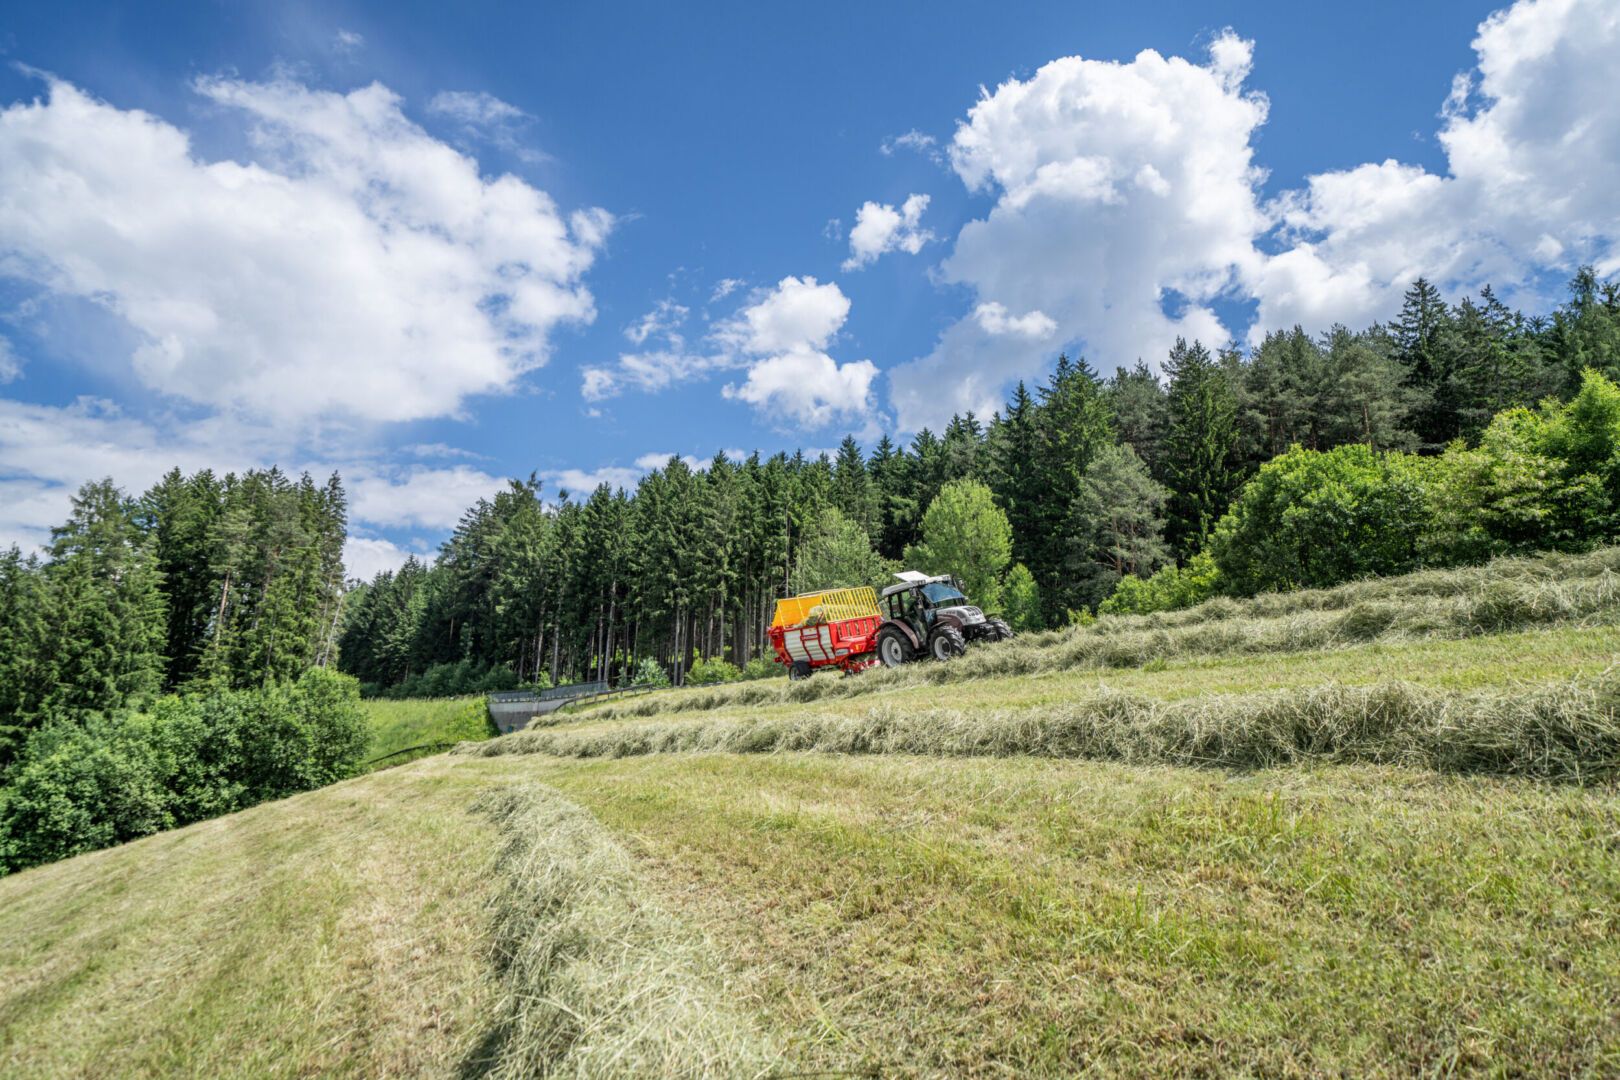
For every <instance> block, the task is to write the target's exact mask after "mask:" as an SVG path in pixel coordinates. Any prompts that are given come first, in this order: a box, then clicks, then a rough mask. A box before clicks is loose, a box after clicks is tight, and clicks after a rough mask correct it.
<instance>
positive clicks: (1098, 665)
mask: <svg viewBox="0 0 1620 1080" xmlns="http://www.w3.org/2000/svg"><path fill="white" fill-rule="evenodd" d="M1616 562H1617V556H1616V553H1615V552H1614V551H1612V550H1611V551H1608V552H1599V553H1595V554H1594V555H1591V556H1585V557H1581V558H1566V557H1557V558H1550V559H1547V560H1517V561H1508V562H1503V563H1499V564H1494V565H1493V566H1492V567H1487V568H1481V569H1476V570H1468V571H1457V572H1450V573H1443V574H1420V575H1412V576H1410V577H1407V578H1400V579H1392V580H1389V581H1382V582H1364V583H1358V584H1355V585H1351V586H1346V587H1344V588H1343V589H1339V590H1326V591H1322V592H1318V593H1299V594H1292V595H1290V596H1285V597H1263V598H1259V599H1257V600H1254V601H1242V602H1240V601H1230V600H1222V601H1216V602H1213V603H1212V604H1209V605H1205V606H1204V607H1203V608H1200V609H1193V610H1191V611H1187V612H1177V613H1173V614H1171V615H1165V616H1156V617H1149V618H1145V619H1126V620H1108V621H1105V623H1103V624H1099V625H1098V626H1097V627H1091V628H1076V629H1071V630H1066V631H1060V632H1054V633H1051V634H1046V635H1031V636H1029V637H1028V638H1026V639H1024V640H1021V641H1020V642H1017V643H1014V645H1012V646H1007V647H1004V649H1003V650H1002V651H1000V652H999V653H998V650H997V649H995V648H989V649H984V650H980V651H978V652H977V653H976V654H973V655H970V657H969V658H967V660H965V661H963V662H954V663H952V664H943V665H939V664H920V665H916V666H914V667H911V668H908V669H905V670H902V671H899V672H893V673H883V672H877V673H871V674H868V675H863V676H860V677H857V678H852V679H836V678H829V677H825V676H819V677H817V678H815V679H811V680H808V681H806V682H803V683H796V684H794V685H793V686H791V687H786V686H783V685H781V684H776V685H758V684H751V685H744V686H734V687H721V688H712V689H703V690H687V691H673V692H670V693H668V694H660V695H654V696H651V697H650V698H648V699H644V700H637V701H631V702H625V703H622V704H620V705H618V706H611V705H610V706H604V707H599V708H597V709H592V710H587V711H583V712H581V713H579V714H577V715H569V716H564V717H562V718H560V719H559V721H558V722H557V723H555V724H554V725H553V726H550V727H547V728H543V729H538V730H533V731H529V732H523V733H519V734H518V735H514V736H508V737H505V738H501V739H494V740H489V741H479V742H478V743H477V745H475V746H467V747H462V748H461V752H458V753H456V754H452V755H440V756H435V757H432V758H430V759H428V760H424V761H417V762H412V763H409V764H406V765H403V766H401V767H399V768H395V769H388V770H385V771H379V772H376V773H373V774H370V775H368V776H365V777H361V778H358V779H356V780H353V781H349V782H347V783H344V784H339V785H336V786H334V787H331V788H327V789H324V790H322V791H317V792H312V793H308V794H306V795H301V796H297V797H295V798H292V799H288V800H285V801H283V802H279V803H274V804H266V805H264V806H260V807H257V808H255V809H253V810H250V811H246V812H244V813H241V814H237V815H233V816H231V817H227V818H222V819H219V820H217V821H212V822H206V823H203V824H200V825H195V826H192V827H190V828H187V829H183V830H179V831H176V832H172V833H166V834H161V835H159V836H154V837H150V838H147V839H145V840H141V841H138V842H136V843H133V844H129V845H126V846H124V847H121V848H115V849H111V850H108V851H102V852H97V853H94V854H91V855H87V856H83V857H80V858H77V859H71V860H67V861H65V862H62V863H58V864H54V865H51V866H44V867H39V868H35V869H33V870H29V871H25V872H23V873H20V874H16V875H13V876H11V877H9V878H6V879H3V880H0V1075H6V1076H11V1075H18V1076H79V1075H120V1076H122V1075H133V1076H158V1075H170V1074H174V1073H188V1074H193V1075H220V1076H267V1075H268V1076H274V1075H288V1076H299V1075H313V1074H321V1075H325V1074H335V1075H356V1076H361V1075H365V1076H371V1075H413V1076H415V1075H421V1076H451V1075H456V1076H468V1075H483V1074H491V1075H508V1076H516V1075H566V1076H617V1075H682V1076H735V1075H767V1076H769V1075H794V1074H807V1073H832V1074H850V1073H854V1074H858V1075H873V1074H878V1075H885V1076H952V1077H954V1076H1006V1075H1036V1076H1072V1075H1076V1074H1082V1073H1084V1074H1096V1075H1125V1076H1144V1077H1147V1076H1154V1077H1156V1076H1211V1075H1254V1076H1279V1077H1286V1076H1313V1075H1354V1076H1388V1077H1404V1076H1412V1075H1437V1076H1438V1075H1457V1074H1485V1075H1493V1074H1494V1075H1513V1076H1518V1075H1535V1076H1566V1075H1592V1076H1607V1075H1620V784H1617V780H1616V776H1617V775H1620V720H1617V709H1620V670H1617V669H1616V668H1615V661H1616V658H1617V656H1620V587H1617V579H1616V576H1615V568H1616ZM1133 658H1134V659H1133ZM367 708H368V710H370V712H371V715H372V717H373V719H374V723H375V725H376V731H377V736H376V738H377V743H376V746H377V747H378V752H386V749H387V748H389V747H399V746H408V745H413V744H416V743H420V742H429V741H440V740H445V741H447V740H448V739H452V738H466V739H469V740H472V739H482V737H483V735H484V731H471V730H466V729H460V728H458V726H457V725H458V724H460V723H462V722H463V721H466V720H468V719H470V718H472V717H474V714H475V709H476V707H475V706H470V705H469V703H468V702H465V701H463V702H455V701H450V702H371V703H368V705H367ZM458 718H459V719H458ZM474 726H476V725H474ZM446 733H452V734H448V735H447V734H446ZM521 751H528V752H521ZM659 751H679V752H659ZM806 751H810V752H806ZM565 755H566V756H565ZM1552 780H1556V781H1576V782H1549V781H1552Z"/></svg>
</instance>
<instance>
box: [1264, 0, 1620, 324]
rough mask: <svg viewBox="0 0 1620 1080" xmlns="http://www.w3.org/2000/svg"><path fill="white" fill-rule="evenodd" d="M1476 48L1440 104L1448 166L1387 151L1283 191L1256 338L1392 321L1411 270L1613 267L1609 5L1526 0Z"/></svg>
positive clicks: (1619, 225)
mask: <svg viewBox="0 0 1620 1080" xmlns="http://www.w3.org/2000/svg"><path fill="white" fill-rule="evenodd" d="M1473 44H1474V49H1475V52H1476V53H1477V54H1478V57H1479V63H1478V68H1477V71H1476V72H1473V73H1469V74H1464V75H1460V76H1458V77H1457V80H1456V81H1455V83H1454V85H1453V88H1452V92H1451V95H1450V97H1449V98H1448V99H1447V101H1446V103H1445V106H1444V110H1443V113H1442V115H1443V121H1442V126H1441V129H1440V132H1439V140H1440V144H1441V146H1442V147H1443V148H1444V150H1445V152H1446V160H1447V165H1448V173H1447V174H1446V175H1444V176H1440V175H1435V174H1432V173H1429V172H1427V171H1426V170H1424V169H1423V168H1422V167H1420V166H1416V165H1405V164H1401V163H1399V162H1396V161H1385V162H1383V163H1381V164H1367V165H1360V166H1357V167H1355V168H1353V169H1347V170H1343V171H1337V172H1330V173H1324V174H1322V175H1319V176H1313V177H1311V178H1310V181H1309V183H1308V185H1307V187H1306V188H1305V189H1304V190H1303V191H1299V192H1291V193H1289V194H1288V195H1286V196H1285V197H1284V198H1283V199H1281V200H1279V202H1278V204H1277V206H1276V207H1275V208H1274V211H1275V213H1276V215H1277V218H1278V220H1279V222H1280V224H1281V227H1282V232H1283V236H1284V238H1285V240H1286V241H1287V246H1286V247H1285V249H1284V250H1282V251H1281V252H1280V253H1278V254H1277V255H1276V256H1275V257H1273V258H1271V259H1268V260H1267V261H1266V263H1265V264H1264V266H1263V268H1262V269H1261V270H1260V272H1259V273H1258V274H1257V275H1256V277H1255V280H1254V283H1253V289H1254V293H1255V295H1257V296H1258V297H1259V298H1260V310H1259V317H1258V319H1257V321H1256V323H1255V327H1254V331H1253V333H1255V334H1258V333H1261V332H1263V329H1264V328H1267V327H1274V326H1286V325H1290V324H1292V323H1295V322H1299V323H1302V324H1304V325H1306V326H1326V325H1328V324H1330V323H1333V322H1345V323H1348V324H1350V325H1359V324H1363V323H1366V322H1368V321H1370V320H1372V319H1376V318H1385V317H1388V315H1389V314H1390V313H1391V312H1392V311H1393V310H1395V308H1396V307H1397V306H1398V305H1399V303H1400V295H1401V293H1402V292H1403V291H1404V290H1405V289H1406V287H1407V286H1408V285H1409V284H1410V283H1411V281H1412V279H1413V278H1415V277H1418V276H1419V275H1423V276H1427V277H1429V278H1431V279H1433V280H1436V281H1438V282H1440V283H1441V284H1442V285H1443V286H1445V287H1447V289H1448V290H1449V291H1458V290H1465V289H1466V290H1472V289H1475V288H1477V287H1478V286H1480V285H1482V284H1486V283H1494V284H1495V285H1496V286H1497V287H1498V289H1499V290H1503V291H1506V292H1511V291H1512V289H1513V287H1514V286H1518V285H1525V284H1527V283H1529V282H1530V280H1531V279H1532V278H1533V277H1534V276H1535V274H1536V272H1537V271H1539V270H1543V269H1556V270H1560V271H1564V272H1567V271H1569V270H1572V269H1573V268H1574V267H1575V266H1576V265H1578V264H1579V263H1581V262H1592V263H1595V264H1597V266H1598V267H1599V269H1600V271H1601V272H1603V273H1606V274H1608V273H1614V272H1615V271H1617V270H1620V255H1617V249H1616V241H1617V239H1620V202H1617V201H1616V200H1615V197H1614V193H1615V191H1616V190H1617V189H1620V95H1616V94H1615V93H1614V88H1613V73H1614V57H1615V55H1616V53H1617V52H1620V8H1616V7H1615V6H1614V5H1613V4H1612V3H1605V2H1603V0H1540V2H1534V0H1524V2H1521V3H1517V4H1515V5H1514V6H1513V7H1511V8H1508V9H1506V10H1504V11H1499V12H1497V13H1496V14H1494V15H1492V16H1491V17H1490V18H1488V19H1486V20H1485V22H1484V23H1483V24H1481V25H1480V27H1479V31H1478V34H1477V35H1476V37H1475V38H1474V43H1473ZM1504 287H1505V288H1504ZM1529 287H1530V288H1531V289H1532V290H1533V288H1534V286H1533V284H1532V285H1529ZM1527 299H1528V300H1529V302H1531V303H1534V302H1536V300H1537V298H1535V297H1530V298H1527Z"/></svg>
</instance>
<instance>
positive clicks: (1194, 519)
mask: <svg viewBox="0 0 1620 1080" xmlns="http://www.w3.org/2000/svg"><path fill="white" fill-rule="evenodd" d="M1165 371H1166V372H1167V373H1168V374H1169V376H1170V387H1169V412H1170V434H1169V437H1168V438H1167V439H1166V442H1165V453H1164V459H1163V461H1162V463H1161V465H1160V475H1159V479H1160V481H1161V482H1162V483H1163V484H1164V485H1165V486H1166V487H1168V488H1169V489H1170V492H1171V495H1170V501H1169V506H1168V521H1167V524H1166V527H1165V537H1166V539H1167V540H1168V541H1169V543H1170V546H1171V549H1172V550H1173V551H1174V552H1175V553H1176V554H1177V555H1178V556H1179V557H1183V558H1185V557H1186V556H1189V555H1191V554H1193V553H1194V552H1196V551H1197V550H1198V549H1199V548H1200V547H1202V546H1203V543H1204V540H1205V539H1206V538H1207V537H1208V536H1209V534H1210V531H1211V530H1212V529H1214V527H1215V522H1216V521H1217V520H1219V519H1220V516H1221V515H1222V514H1223V513H1225V511H1226V507H1227V505H1228V504H1229V503H1230V502H1231V500H1232V495H1233V493H1234V492H1235V491H1236V490H1237V487H1238V484H1239V483H1240V482H1241V480H1242V472H1241V468H1240V465H1239V463H1238V460H1237V456H1238V426H1237V400H1236V397H1235V395H1234V394H1233V392H1232V387H1231V384H1230V382H1229V381H1228V379H1227V376H1226V374H1225V373H1224V372H1223V371H1221V370H1220V368H1218V367H1217V366H1216V365H1215V362H1214V360H1213V359H1212V358H1211V357H1210V355H1209V350H1208V349H1206V348H1204V347H1203V346H1202V345H1201V344H1199V343H1198V342H1196V341H1194V342H1193V343H1192V344H1190V345H1189V344H1188V343H1187V342H1186V341H1184V340H1182V339H1180V338H1177V339H1176V344H1175V347H1174V348H1172V349H1171V350H1170V357H1169V359H1168V360H1167V361H1166V363H1165Z"/></svg>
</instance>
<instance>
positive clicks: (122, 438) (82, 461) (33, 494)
mask: <svg viewBox="0 0 1620 1080" xmlns="http://www.w3.org/2000/svg"><path fill="white" fill-rule="evenodd" d="M259 436H260V433H257V432H254V431H251V430H248V431H240V430H235V429H233V427H232V426H231V425H228V424H221V423H218V422H217V421H210V422H202V423H192V424H186V425H177V426H174V427H171V428H163V429H160V428H159V427H157V426H155V425H153V424H150V423H147V422H145V421H142V420H138V419H134V418H131V417H128V416H125V415H123V414H122V413H121V412H120V411H119V409H118V407H117V406H116V405H114V404H113V403H112V402H110V401H105V400H102V399H100V398H91V397H81V398H79V399H78V400H77V401H75V402H74V403H73V404H71V405H67V406H63V407H57V406H51V405H31V404H25V403H23V402H19V401H10V400H7V399H5V398H0V545H6V544H13V543H15V544H19V545H22V546H24V547H29V548H32V547H35V546H38V545H40V544H43V543H45V542H47V541H48V539H49V536H50V529H51V526H53V525H58V524H60V523H61V522H62V521H63V520H65V519H66V517H67V513H68V499H69V496H70V495H71V494H72V493H73V492H74V491H76V490H77V489H78V487H79V485H80V484H83V483H84V482H85V481H88V480H99V479H101V478H102V477H104V476H111V477H113V478H114V479H115V480H117V481H118V483H120V484H122V485H123V486H124V487H125V488H126V489H127V490H133V491H140V490H144V489H145V488H147V487H149V486H151V485H152V484H153V483H155V482H156V481H157V480H158V478H159V477H161V476H162V475H163V474H164V473H165V472H167V471H168V470H169V469H171V468H174V467H176V466H178V467H180V468H182V469H185V470H186V471H188V472H191V471H195V470H197V469H202V468H212V469H214V470H215V471H216V472H220V473H223V472H226V471H230V470H238V471H240V470H242V469H245V468H249V467H251V466H252V465H254V464H257V463H258V462H259V461H260V460H264V458H263V456H262V455H264V453H265V447H264V446H262V445H261V444H260V443H259V442H258V441H257V440H258V438H259Z"/></svg>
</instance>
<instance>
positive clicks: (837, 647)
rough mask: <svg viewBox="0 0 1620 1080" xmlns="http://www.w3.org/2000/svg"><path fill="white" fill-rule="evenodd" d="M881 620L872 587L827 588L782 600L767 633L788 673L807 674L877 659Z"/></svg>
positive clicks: (865, 664)
mask: <svg viewBox="0 0 1620 1080" xmlns="http://www.w3.org/2000/svg"><path fill="white" fill-rule="evenodd" d="M882 625H883V615H882V613H881V612H880V611H878V603H877V593H876V592H874V591H873V590H872V589H870V588H860V589H828V590H825V591H822V592H813V593H804V594H803V595H801V596H789V597H787V598H786V599H783V600H778V601H777V602H776V617H775V619H773V620H772V622H771V628H770V630H769V631H767V632H766V637H767V638H769V640H770V643H771V647H772V648H774V649H775V650H776V659H777V662H778V663H780V664H783V665H784V666H786V667H787V669H788V674H789V676H790V677H791V678H795V679H803V678H806V677H808V676H809V675H810V674H811V673H812V672H815V671H820V670H822V669H824V668H833V667H835V668H839V669H841V670H843V671H846V672H853V671H860V670H862V669H863V668H869V667H871V666H872V665H874V664H876V663H877V662H878V654H877V635H878V629H879V628H880V627H881V626H882Z"/></svg>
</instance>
